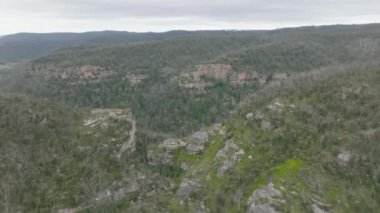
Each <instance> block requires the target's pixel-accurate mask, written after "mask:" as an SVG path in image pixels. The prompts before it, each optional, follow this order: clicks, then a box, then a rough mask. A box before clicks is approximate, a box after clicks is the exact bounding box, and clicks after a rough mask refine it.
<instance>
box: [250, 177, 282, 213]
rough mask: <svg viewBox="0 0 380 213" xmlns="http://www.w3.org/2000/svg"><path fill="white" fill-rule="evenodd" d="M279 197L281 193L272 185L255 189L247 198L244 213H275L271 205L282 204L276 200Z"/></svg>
mask: <svg viewBox="0 0 380 213" xmlns="http://www.w3.org/2000/svg"><path fill="white" fill-rule="evenodd" d="M281 195H282V193H281V192H280V191H278V190H277V189H275V188H274V186H273V183H269V184H268V185H267V186H264V187H262V188H260V189H257V190H256V191H255V192H253V194H252V195H251V196H250V197H249V198H248V202H247V210H246V213H277V211H276V210H275V209H274V208H273V207H272V205H273V204H275V203H279V202H284V201H282V200H278V199H277V198H276V197H279V196H281Z"/></svg>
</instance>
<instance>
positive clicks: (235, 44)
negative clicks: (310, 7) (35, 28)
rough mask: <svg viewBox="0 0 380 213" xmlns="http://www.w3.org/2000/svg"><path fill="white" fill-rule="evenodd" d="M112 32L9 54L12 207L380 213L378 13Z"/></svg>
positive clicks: (2, 102)
mask: <svg viewBox="0 0 380 213" xmlns="http://www.w3.org/2000/svg"><path fill="white" fill-rule="evenodd" d="M90 34H91V33H90ZM106 34H107V35H112V36H111V37H108V36H106V37H102V36H103V35H104V34H103V33H98V34H96V36H95V34H91V36H89V37H86V38H83V40H80V41H81V42H82V41H83V43H81V42H79V43H75V45H77V44H78V45H79V46H74V47H68V46H67V43H65V44H64V45H63V44H62V43H61V41H62V40H65V41H68V40H70V42H72V41H75V42H77V41H78V40H77V39H78V38H77V37H75V36H74V37H75V38H74V37H72V35H71V34H60V35H59V36H58V35H51V36H52V37H51V36H50V35H46V37H44V38H43V39H42V40H44V39H52V40H51V42H52V43H53V44H54V45H56V46H55V47H54V48H58V47H64V48H61V49H57V50H54V51H53V52H50V53H49V54H47V55H46V56H43V57H39V58H37V59H33V60H30V61H27V62H25V63H3V64H0V95H1V96H0V138H1V140H0V152H1V155H0V174H4V175H0V212H60V213H72V212H271V213H276V212H314V213H320V212H378V209H379V208H380V206H379V205H380V202H379V200H380V197H379V193H378V192H379V191H380V178H379V177H380V173H379V168H378V165H379V163H380V162H379V160H380V159H379V157H378V149H379V139H380V131H379V129H380V117H379V116H380V114H379V112H380V108H379V106H380V87H379V85H380V84H379V82H380V66H379V62H378V58H379V56H380V27H379V25H359V26H326V27H304V28H295V29H281V30H274V31H242V32H240V31H210V32H209V31H199V32H183V31H173V32H168V33H165V34H136V35H135V34H128V33H127V34H126V33H122V32H107V33H106ZM24 36H26V37H24ZM36 36H37V37H38V38H40V37H39V36H38V35H36ZM56 36H58V37H56ZM61 36H62V38H61ZM78 36H79V35H78ZM81 36H82V34H81ZM81 36H80V37H81ZM92 36H94V37H92ZM125 36H126V37H125ZM28 37H29V35H18V36H16V37H14V38H13V39H15V40H14V41H15V43H17V44H20V41H21V40H24V39H29V38H28ZM53 38H57V39H58V40H59V41H58V40H55V39H53ZM89 38H90V40H91V39H94V40H93V41H94V42H90V40H88V39H89ZM18 39H21V40H18ZM71 39H73V40H71ZM11 40H12V39H11ZM42 40H41V41H42ZM21 43H22V42H21ZM0 45H2V43H0ZM57 45H58V46H57ZM60 45H63V46H60ZM70 45H71V43H70ZM23 48H24V47H23ZM1 49H2V48H1V46H0V52H1ZM27 49H28V50H30V49H29V47H28V48H27ZM43 49H44V51H45V50H46V49H45V48H43ZM51 50H52V49H51ZM21 52H23V51H21ZM36 52H38V51H36ZM46 53H47V52H46ZM27 54H29V53H27ZM44 54H45V53H44ZM28 57H29V56H28ZM33 57H34V56H33ZM8 62H9V61H8Z"/></svg>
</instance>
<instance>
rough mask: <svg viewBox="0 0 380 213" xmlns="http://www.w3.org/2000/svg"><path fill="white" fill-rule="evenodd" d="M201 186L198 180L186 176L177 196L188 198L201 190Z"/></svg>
mask: <svg viewBox="0 0 380 213" xmlns="http://www.w3.org/2000/svg"><path fill="white" fill-rule="evenodd" d="M201 186H202V185H201V184H199V183H198V182H196V181H193V180H190V179H187V178H185V179H184V180H183V181H182V183H181V184H180V185H179V188H178V190H177V193H176V196H177V198H178V199H181V200H186V199H188V198H189V197H190V195H192V194H193V193H195V192H197V191H199V190H200V188H201Z"/></svg>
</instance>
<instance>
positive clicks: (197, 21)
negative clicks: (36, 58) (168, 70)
mask: <svg viewBox="0 0 380 213" xmlns="http://www.w3.org/2000/svg"><path fill="white" fill-rule="evenodd" d="M374 22H380V0H0V35H5V34H10V33H16V32H69V31H70V32H83V31H94V30H126V31H137V32H145V31H156V32H160V31H168V30H176V29H185V30H203V29H273V28H282V27H293V26H303V25H325V24H360V23H374Z"/></svg>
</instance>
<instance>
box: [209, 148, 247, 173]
mask: <svg viewBox="0 0 380 213" xmlns="http://www.w3.org/2000/svg"><path fill="white" fill-rule="evenodd" d="M243 155H244V150H243V149H240V148H239V147H238V146H237V145H236V144H234V143H233V142H231V141H229V142H227V143H226V145H225V146H224V147H223V148H222V149H220V150H219V151H218V153H217V154H216V155H215V158H214V160H215V161H217V162H220V161H221V162H222V165H221V166H220V167H219V168H218V170H217V175H218V176H219V177H221V176H223V175H224V173H225V172H226V171H227V170H228V169H230V168H232V167H234V166H235V165H236V163H238V162H239V161H240V159H241V157H242V156H243Z"/></svg>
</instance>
